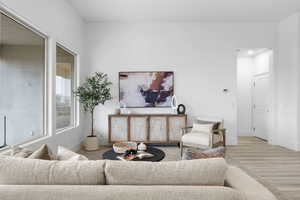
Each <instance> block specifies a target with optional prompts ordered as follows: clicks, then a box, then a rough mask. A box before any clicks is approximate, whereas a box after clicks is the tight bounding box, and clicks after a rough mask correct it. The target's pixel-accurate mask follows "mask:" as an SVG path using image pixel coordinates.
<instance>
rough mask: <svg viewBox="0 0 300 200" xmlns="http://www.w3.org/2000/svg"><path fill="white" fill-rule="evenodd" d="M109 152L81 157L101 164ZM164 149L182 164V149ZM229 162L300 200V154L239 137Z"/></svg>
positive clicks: (284, 196)
mask: <svg viewBox="0 0 300 200" xmlns="http://www.w3.org/2000/svg"><path fill="white" fill-rule="evenodd" d="M107 149H109V148H108V147H103V148H101V150H99V151H94V152H84V151H81V152H80V153H82V154H84V155H86V156H87V157H88V158H89V159H93V160H98V159H102V154H103V153H104V151H106V150H107ZM160 149H162V150H163V151H164V152H165V153H166V157H165V158H164V160H163V161H171V160H180V156H179V155H180V154H179V148H177V147H160ZM226 160H227V162H228V163H230V164H233V165H236V166H239V167H240V168H242V169H243V170H245V171H246V172H247V173H248V174H249V175H251V176H252V177H254V178H255V179H256V180H258V181H259V182H261V183H262V184H263V185H265V186H266V187H267V188H268V189H269V190H271V191H272V192H273V193H274V194H275V195H276V196H277V198H278V200H300V152H295V151H291V150H288V149H286V148H283V147H279V146H273V145H269V144H267V143H266V142H265V141H263V140H260V139H258V138H255V137H239V144H238V145H237V146H227V147H226Z"/></svg>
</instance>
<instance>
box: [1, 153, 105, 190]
mask: <svg viewBox="0 0 300 200" xmlns="http://www.w3.org/2000/svg"><path fill="white" fill-rule="evenodd" d="M104 163H105V161H80V162H71V161H47V160H37V159H27V158H25V159H24V158H15V157H10V156H0V184H15V185H33V184H37V185H96V184H105V178H104Z"/></svg>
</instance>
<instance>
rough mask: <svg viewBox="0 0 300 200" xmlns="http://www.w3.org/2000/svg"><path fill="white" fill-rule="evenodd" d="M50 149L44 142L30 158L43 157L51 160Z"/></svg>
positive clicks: (42, 158)
mask: <svg viewBox="0 0 300 200" xmlns="http://www.w3.org/2000/svg"><path fill="white" fill-rule="evenodd" d="M50 154H51V153H50V150H49V148H48V146H47V145H46V144H43V145H42V146H41V147H40V148H38V149H37V150H35V151H34V152H33V153H32V154H31V155H30V156H28V158H31V159H41V160H51V156H50Z"/></svg>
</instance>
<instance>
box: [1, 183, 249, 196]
mask: <svg viewBox="0 0 300 200" xmlns="http://www.w3.org/2000/svg"><path fill="white" fill-rule="evenodd" d="M0 193H1V200H12V199H20V197H22V198H21V199H22V200H120V199H124V200H127V199H130V200H154V199H155V200H183V199H184V200H246V199H245V198H244V196H243V194H241V193H240V192H239V191H237V190H233V189H231V188H228V187H221V186H158V185H157V186H129V185H122V186H120V185H101V186H94V185H93V186H81V185H76V186H67V185H64V186H57V185H34V186H29V185H25V186H24V185H20V186H13V185H5V186H0ZM252 200H254V199H252Z"/></svg>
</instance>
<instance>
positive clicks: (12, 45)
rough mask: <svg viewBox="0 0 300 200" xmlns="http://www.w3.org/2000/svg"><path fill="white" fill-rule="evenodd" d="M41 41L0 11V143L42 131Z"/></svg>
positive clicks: (13, 142) (29, 137)
mask: <svg viewBox="0 0 300 200" xmlns="http://www.w3.org/2000/svg"><path fill="white" fill-rule="evenodd" d="M45 44H46V37H45V36H43V35H42V34H40V33H38V32H37V31H35V30H33V29H32V28H29V26H25V25H23V23H20V22H19V21H18V20H16V19H13V18H11V17H9V16H7V15H6V14H3V13H0V94H1V97H0V147H4V146H5V145H4V144H7V145H16V144H21V143H24V142H28V141H31V140H34V139H37V138H39V137H42V136H44V135H45V134H46V133H45V131H44V130H45V128H44V127H45V126H44V121H45V116H46V115H45V111H44V110H45V109H44V99H45V98H44V96H45V94H46V91H45V87H44V86H45V75H44V74H45V71H46V70H45V67H46V65H45V52H46V51H45V48H46V45H45ZM5 119H6V120H5ZM5 135H6V136H5Z"/></svg>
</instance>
